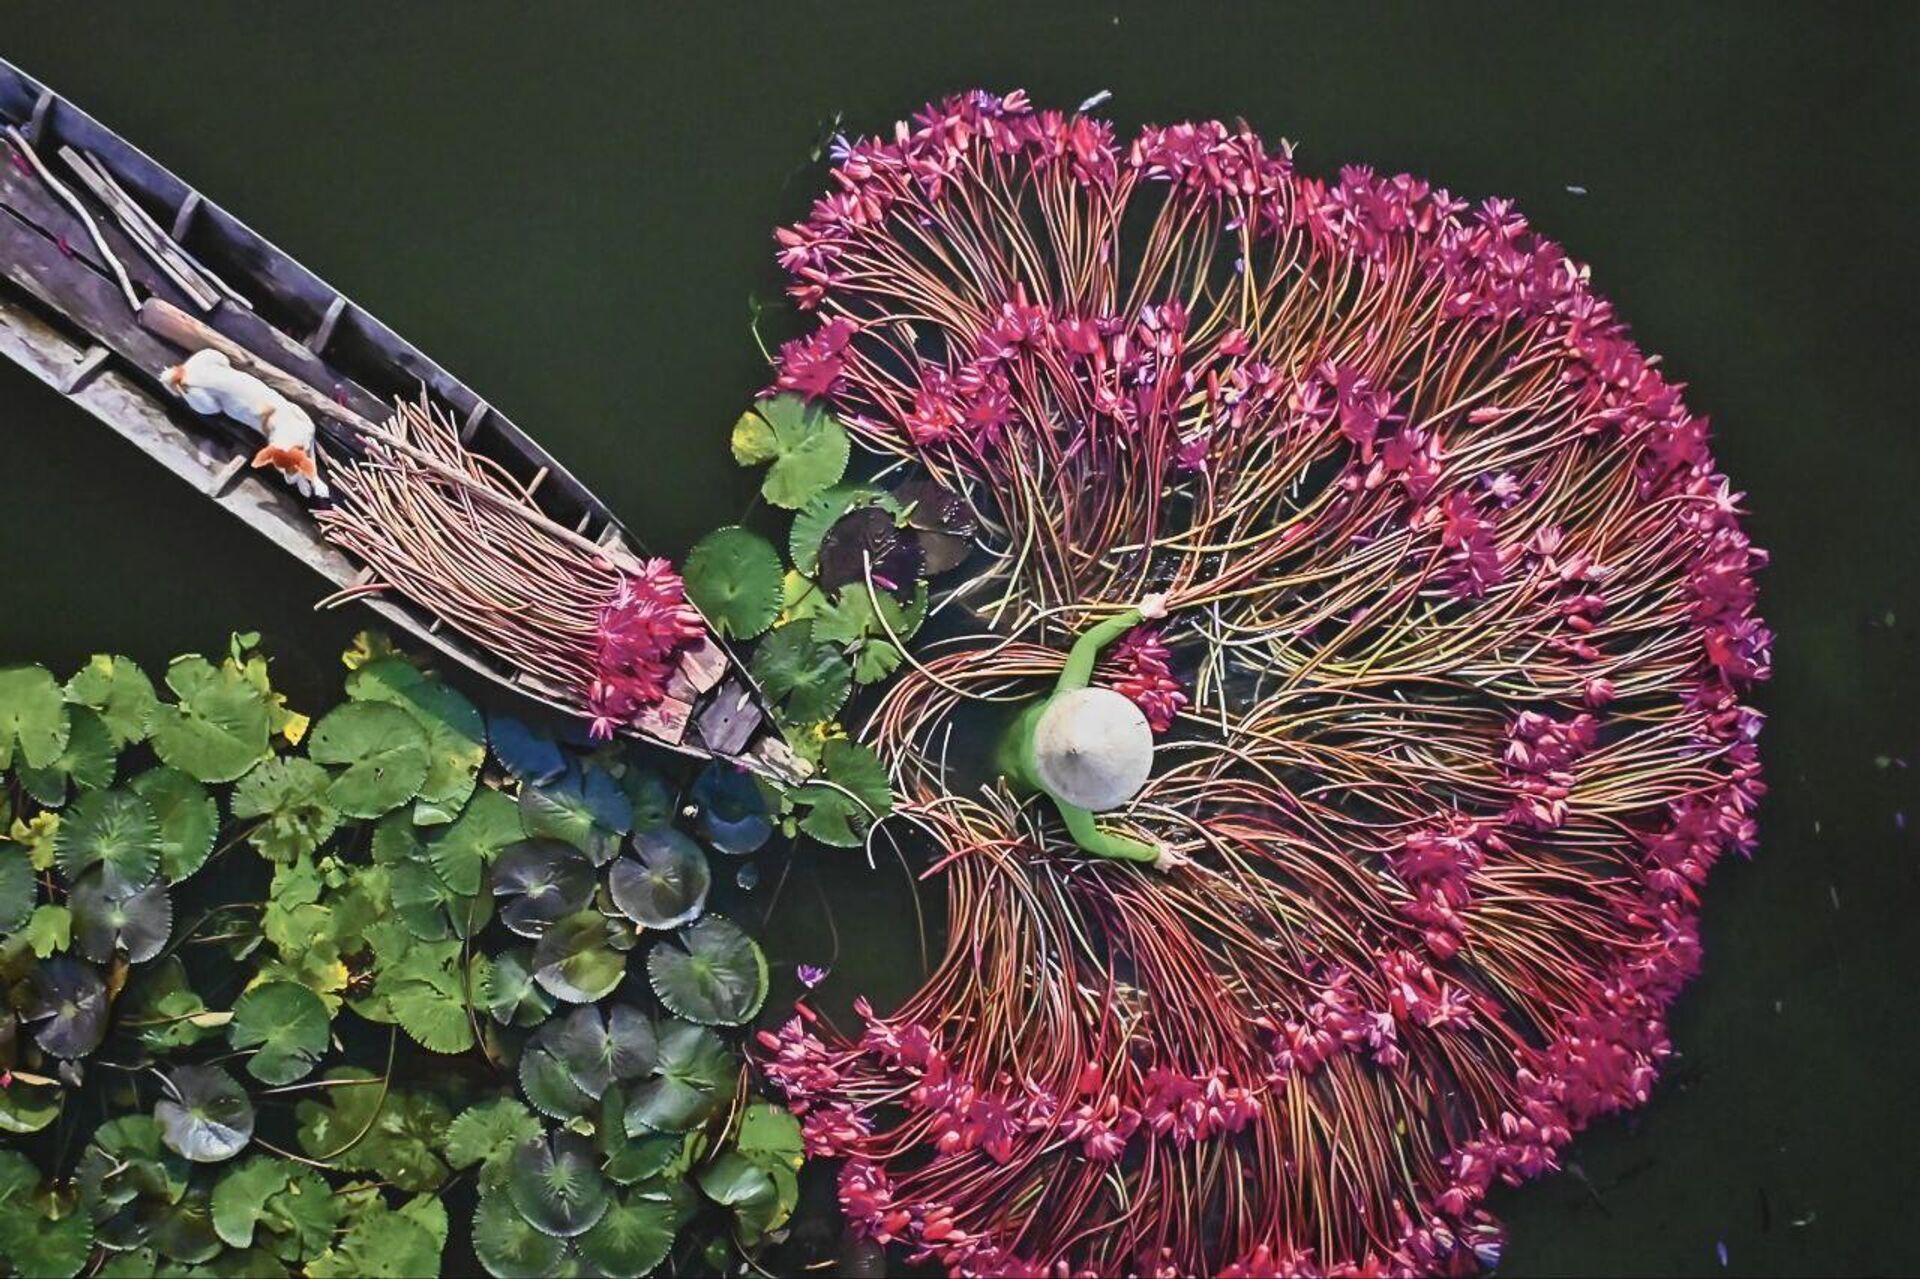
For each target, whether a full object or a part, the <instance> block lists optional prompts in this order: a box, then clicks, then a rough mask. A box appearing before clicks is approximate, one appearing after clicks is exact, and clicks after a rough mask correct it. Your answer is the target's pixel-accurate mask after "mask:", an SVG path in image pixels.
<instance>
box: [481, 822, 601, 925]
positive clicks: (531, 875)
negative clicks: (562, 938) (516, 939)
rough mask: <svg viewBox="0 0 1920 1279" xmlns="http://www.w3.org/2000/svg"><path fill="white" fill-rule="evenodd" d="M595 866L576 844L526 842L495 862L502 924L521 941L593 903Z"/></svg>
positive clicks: (552, 840) (514, 847) (508, 849)
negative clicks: (519, 937) (518, 936)
mask: <svg viewBox="0 0 1920 1279" xmlns="http://www.w3.org/2000/svg"><path fill="white" fill-rule="evenodd" d="M594 882H595V881H594V874H593V863H592V862H589V861H588V860H587V858H586V854H584V853H582V852H581V851H580V850H579V849H577V848H575V847H574V846H573V845H571V844H565V843H562V842H561V841H559V840H557V839H526V840H522V841H520V842H519V843H517V844H513V845H510V846H509V847H508V848H507V849H505V850H504V851H503V852H502V853H501V854H500V856H499V857H498V858H497V859H496V860H495V861H494V863H493V894H494V896H496V897H498V898H500V922H501V923H503V924H505V925H506V926H507V927H508V928H510V929H512V930H513V931H514V932H516V933H518V934H520V936H522V937H536V938H537V937H539V936H540V935H541V934H543V933H545V932H546V931H547V928H548V926H549V925H551V924H552V923H553V921H554V920H556V919H561V918H564V917H566V916H568V915H571V914H573V913H574V912H575V911H577V910H582V909H584V908H585V907H586V904H587V903H588V902H589V901H591V900H593V889H594Z"/></svg>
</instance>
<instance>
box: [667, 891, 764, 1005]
mask: <svg viewBox="0 0 1920 1279" xmlns="http://www.w3.org/2000/svg"><path fill="white" fill-rule="evenodd" d="M676 943H677V944H676ZM682 946H684V947H685V949H684V950H683V949H681V947H682ZM647 978H648V980H649V981H651V982H652V984H653V993H654V994H656V995H658V996H659V997H660V1002H661V1003H663V1004H665V1005H666V1006H667V1008H668V1010H669V1011H671V1012H673V1013H675V1014H677V1015H678V1016H681V1017H684V1018H686V1019H687V1020H688V1021H694V1022H699V1023H701V1024H702V1025H707V1026H744V1025H746V1024H747V1022H749V1021H751V1020H752V1019H753V1015H754V1014H755V1013H757V1012H759V1011H760V1005H761V1004H763V1003H765V1002H766V998H767V957H766V955H765V954H764V953H763V952H762V951H761V949H760V944H759V943H758V942H756V941H754V940H753V938H751V937H749V936H747V934H746V933H745V932H743V931H741V929H740V928H739V927H738V926H737V925H735V924H733V923H731V922H729V921H727V920H725V919H722V918H721V917H720V916H718V915H708V916H707V917H706V918H705V919H702V920H700V921H699V922H697V923H693V924H689V925H687V926H686V927H685V928H683V929H681V930H680V931H679V932H678V933H676V934H675V935H674V936H673V937H672V938H671V939H669V940H666V941H662V942H659V943H656V944H655V946H654V948H653V949H652V950H651V951H649V952H648V954H647Z"/></svg>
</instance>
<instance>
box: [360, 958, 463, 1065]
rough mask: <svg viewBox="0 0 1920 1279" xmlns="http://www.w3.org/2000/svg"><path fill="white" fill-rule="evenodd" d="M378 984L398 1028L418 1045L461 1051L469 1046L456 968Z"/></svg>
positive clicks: (432, 971) (434, 1049)
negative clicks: (387, 983) (389, 983)
mask: <svg viewBox="0 0 1920 1279" xmlns="http://www.w3.org/2000/svg"><path fill="white" fill-rule="evenodd" d="M382 988H383V989H384V990H386V993H387V1003H388V1006H389V1007H390V1008H392V1010H393V1016H394V1020H396V1021H398V1022H399V1023H400V1029H402V1030H404V1031H406V1032H407V1035H408V1037H409V1038H411V1039H412V1040H413V1041H414V1042H415V1043H417V1044H419V1045H420V1046H421V1047H422V1048H425V1049H427V1050H428V1051H429V1052H437V1053H462V1052H465V1051H466V1050H467V1049H469V1048H471V1047H473V1022H472V1020H471V1018H470V1016H469V1014H468V1011H467V991H466V989H465V987H464V985H463V983H462V981H461V978H460V975H459V973H458V972H457V971H454V970H452V969H432V970H429V971H428V972H427V973H425V974H424V975H423V976H421V977H418V978H415V979H412V980H407V981H401V982H397V983H393V984H391V985H390V986H383V987H382Z"/></svg>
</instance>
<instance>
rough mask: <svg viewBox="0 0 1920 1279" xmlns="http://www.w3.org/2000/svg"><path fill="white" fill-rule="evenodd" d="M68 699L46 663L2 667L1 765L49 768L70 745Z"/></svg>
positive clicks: (0, 703) (0, 708)
mask: <svg viewBox="0 0 1920 1279" xmlns="http://www.w3.org/2000/svg"><path fill="white" fill-rule="evenodd" d="M67 732H68V721H67V703H66V700H65V699H64V698H62V697H61V696H60V685H58V684H56V683H55V682H54V679H53V676H52V675H50V674H48V673H47V669H46V667H44V666H7V667H0V768H12V767H13V766H14V762H15V756H16V755H18V757H19V762H21V763H22V764H24V765H25V766H26V767H28V768H46V767H47V766H49V765H50V764H52V763H53V762H54V761H55V760H57V759H59V758H60V752H61V751H63V750H65V749H66V746H67Z"/></svg>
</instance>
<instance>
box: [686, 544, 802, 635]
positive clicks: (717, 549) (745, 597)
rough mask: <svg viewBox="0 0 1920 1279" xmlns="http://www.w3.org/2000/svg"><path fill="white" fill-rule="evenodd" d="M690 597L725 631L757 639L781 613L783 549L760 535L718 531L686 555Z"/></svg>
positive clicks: (716, 625) (715, 625)
mask: <svg viewBox="0 0 1920 1279" xmlns="http://www.w3.org/2000/svg"><path fill="white" fill-rule="evenodd" d="M682 576H683V577H685V579H686V584H687V598H688V599H690V600H692V601H693V603H694V605H695V606H696V607H697V608H699V610H700V612H701V613H702V614H703V615H704V616H705V617H706V619H707V621H708V622H709V623H711V624H712V625H713V627H714V628H715V629H716V630H717V631H719V632H720V633H721V634H722V635H731V636H733V637H734V638H735V639H752V638H753V637H754V636H756V635H758V634H760V633H761V632H762V631H764V630H766V629H767V628H768V627H769V626H772V625H773V622H774V619H775V618H777V617H779V616H780V553H779V552H778V551H776V550H774V549H773V544H772V543H770V542H768V541H767V539H766V538H764V537H761V536H760V535H759V534H758V533H754V532H750V531H748V530H747V529H744V528H740V527H738V526H729V527H727V528H721V529H715V530H714V531H713V532H711V533H709V534H707V535H706V536H705V537H703V538H701V539H700V541H699V542H697V543H696V544H695V545H694V548H693V550H691V551H689V552H688V553H687V562H686V564H685V565H684V566H683V568H682Z"/></svg>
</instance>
